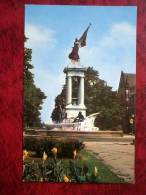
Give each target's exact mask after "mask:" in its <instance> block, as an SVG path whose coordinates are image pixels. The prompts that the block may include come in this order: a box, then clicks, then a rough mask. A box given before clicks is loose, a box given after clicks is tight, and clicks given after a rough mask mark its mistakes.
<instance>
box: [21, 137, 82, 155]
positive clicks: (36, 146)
mask: <svg viewBox="0 0 146 195" xmlns="http://www.w3.org/2000/svg"><path fill="white" fill-rule="evenodd" d="M53 147H56V148H58V157H59V158H62V157H63V158H72V157H73V151H74V150H75V149H76V150H77V151H80V150H81V149H83V148H84V144H83V143H82V142H80V141H78V140H75V139H68V140H59V141H57V140H52V139H51V140H47V139H46V140H45V139H44V140H41V141H40V140H36V139H33V138H31V139H30V138H29V137H28V138H27V137H26V138H25V139H24V148H25V149H26V150H30V151H35V152H36V156H37V157H40V156H41V155H42V153H43V152H44V151H45V152H46V153H47V154H48V155H49V156H52V153H51V149H52V148H53Z"/></svg>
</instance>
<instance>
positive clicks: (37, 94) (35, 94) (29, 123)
mask: <svg viewBox="0 0 146 195" xmlns="http://www.w3.org/2000/svg"><path fill="white" fill-rule="evenodd" d="M25 41H27V38H25ZM31 61H32V49H29V48H26V47H25V48H24V95H23V125H24V127H41V126H42V123H41V119H40V110H41V109H42V106H41V105H42V103H43V100H44V99H45V98H46V96H45V94H44V93H43V92H42V91H41V89H40V88H38V87H36V85H35V83H34V75H33V74H32V72H31V70H32V69H33V65H32V64H31Z"/></svg>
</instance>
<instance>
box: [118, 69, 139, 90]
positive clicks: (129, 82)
mask: <svg viewBox="0 0 146 195" xmlns="http://www.w3.org/2000/svg"><path fill="white" fill-rule="evenodd" d="M123 85H124V86H125V87H126V86H128V87H129V88H135V85H136V74H134V73H124V72H123V71H121V78H120V83H119V89H120V88H121V87H122V86H123Z"/></svg>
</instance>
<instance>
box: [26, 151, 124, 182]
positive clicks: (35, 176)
mask: <svg viewBox="0 0 146 195" xmlns="http://www.w3.org/2000/svg"><path fill="white" fill-rule="evenodd" d="M95 167H96V171H95ZM64 177H67V178H68V181H66V182H75V183H76V182H78V183H86V182H88V183H125V181H124V180H123V179H121V178H119V177H118V176H117V175H116V174H115V173H113V172H112V171H111V170H110V169H109V168H108V167H107V166H105V165H104V164H103V163H102V162H101V160H98V159H96V158H95V157H94V156H93V155H91V154H89V153H88V152H87V151H85V150H82V151H80V153H78V154H77V157H76V158H75V159H74V160H73V159H59V158H58V157H56V156H55V157H50V156H48V158H47V160H45V161H43V159H40V158H29V157H28V158H27V159H25V160H24V162H23V180H24V181H41V182H43V181H48V182H64V181H65V178H64Z"/></svg>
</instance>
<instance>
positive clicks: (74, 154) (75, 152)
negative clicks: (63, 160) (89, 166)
mask: <svg viewBox="0 0 146 195" xmlns="http://www.w3.org/2000/svg"><path fill="white" fill-rule="evenodd" d="M76 156H77V151H76V150H74V151H73V159H75V158H76Z"/></svg>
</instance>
